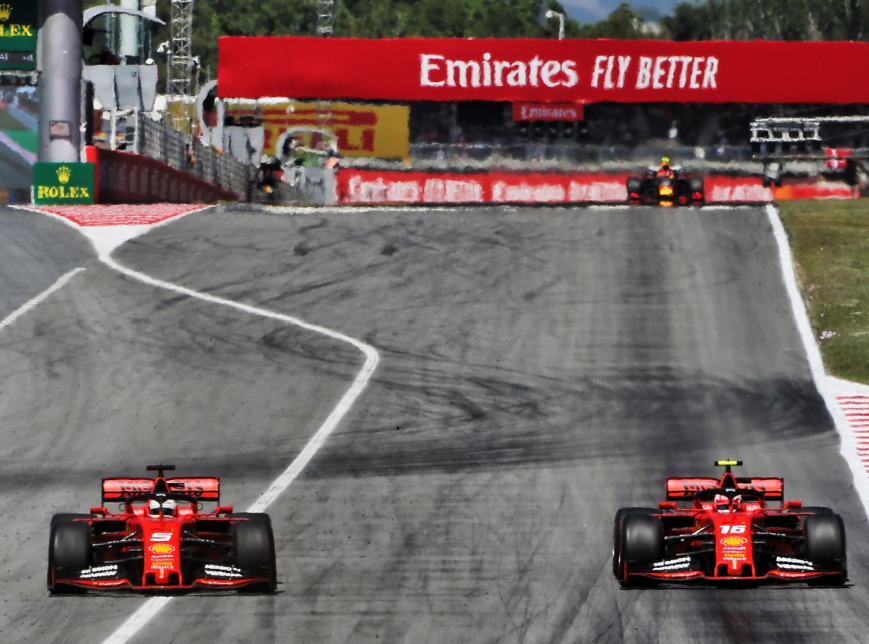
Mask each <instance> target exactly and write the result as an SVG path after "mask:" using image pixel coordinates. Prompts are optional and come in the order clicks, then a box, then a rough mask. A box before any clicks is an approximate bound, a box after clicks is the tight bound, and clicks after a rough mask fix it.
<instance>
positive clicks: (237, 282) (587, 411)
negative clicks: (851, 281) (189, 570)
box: [0, 208, 869, 644]
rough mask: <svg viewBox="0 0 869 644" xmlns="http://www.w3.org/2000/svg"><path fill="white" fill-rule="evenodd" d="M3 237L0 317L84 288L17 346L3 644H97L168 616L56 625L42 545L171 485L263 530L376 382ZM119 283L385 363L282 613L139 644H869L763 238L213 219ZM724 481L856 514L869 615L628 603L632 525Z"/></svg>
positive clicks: (665, 591)
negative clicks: (195, 481) (52, 525)
mask: <svg viewBox="0 0 869 644" xmlns="http://www.w3.org/2000/svg"><path fill="white" fill-rule="evenodd" d="M0 222H2V225H3V234H2V235H0V270H2V271H3V277H4V279H3V281H2V282H0V302H2V304H3V306H4V307H5V308H6V309H7V310H12V309H14V307H15V306H16V305H20V304H22V303H23V302H25V301H26V300H27V299H29V298H30V297H33V295H35V294H36V293H38V292H40V291H41V290H43V289H44V288H46V287H47V286H49V285H50V284H51V283H52V281H53V280H54V279H56V278H57V277H59V276H60V275H62V274H64V273H65V272H67V271H68V270H70V269H71V268H75V267H84V268H85V269H86V270H85V271H83V272H81V273H79V274H77V275H75V276H74V277H73V278H72V279H71V280H70V281H69V283H68V284H67V285H66V286H64V287H63V288H62V289H60V290H59V291H57V292H56V293H54V294H53V295H51V296H50V297H49V298H47V299H46V300H45V301H44V302H43V303H42V304H40V305H39V306H37V307H36V308H35V309H33V310H32V311H30V312H29V313H27V314H26V315H24V316H22V317H21V318H19V319H18V320H17V321H16V322H15V323H14V324H11V325H9V326H7V327H6V328H4V329H2V330H0V449H2V472H0V481H2V486H0V513H2V519H3V524H2V528H0V574H2V582H0V641H2V642H4V643H13V642H15V643H17V642H28V643H32V642H70V643H72V642H76V643H77V642H85V641H88V642H97V643H99V642H103V641H104V640H105V639H106V638H107V637H108V636H109V635H110V634H111V633H112V632H114V631H115V629H117V628H118V627H119V626H120V625H121V624H122V623H123V622H124V620H125V618H126V617H127V616H128V615H130V614H131V613H133V612H134V611H135V610H136V609H137V608H139V607H140V606H142V605H143V603H145V602H146V601H148V600H147V599H142V598H140V597H136V596H128V595H125V594H113V595H110V596H99V595H88V596H84V597H50V596H49V595H48V594H47V592H46V590H45V557H46V546H47V536H48V522H49V518H50V516H51V514H53V513H54V512H60V511H81V510H86V509H87V508H89V507H90V506H92V505H96V504H98V499H99V481H100V478H101V477H103V476H108V475H125V474H144V473H145V472H144V469H143V468H144V465H145V464H146V463H150V462H159V461H163V462H174V463H176V464H177V465H178V466H179V473H181V474H216V475H218V476H221V477H222V479H223V500H224V502H226V503H231V504H233V505H235V506H236V507H238V508H244V507H246V506H247V505H249V504H250V503H251V502H252V501H253V500H254V499H256V498H257V497H258V496H259V495H260V494H261V493H262V492H263V490H264V489H265V488H266V487H267V486H268V484H269V483H270V482H271V481H272V480H273V479H274V478H275V477H276V476H277V475H278V474H279V473H280V472H281V471H282V470H283V469H284V468H285V467H286V466H287V465H288V464H289V462H290V461H292V459H293V458H295V456H296V455H297V454H298V452H299V450H300V449H301V448H302V446H303V445H304V444H305V443H306V442H307V440H308V439H309V438H310V436H311V435H312V434H313V433H314V432H315V431H316V430H317V428H318V427H319V426H320V424H321V423H322V422H323V420H324V418H325V417H326V416H327V415H328V414H329V412H330V411H331V410H332V408H333V407H334V405H335V404H336V403H337V401H338V400H339V398H340V397H341V396H342V395H343V393H344V391H345V390H346V389H347V387H348V386H349V383H350V382H351V381H352V379H353V378H354V377H355V374H356V373H357V372H358V370H359V368H360V366H361V364H362V362H363V356H362V355H361V354H360V353H359V352H358V351H357V350H356V349H354V348H353V347H352V346H349V345H347V344H345V343H340V342H337V341H335V340H332V339H329V338H325V337H324V336H322V335H318V334H315V333H312V332H310V331H304V330H301V329H299V328H296V327H292V326H288V325H286V324H282V323H279V322H277V321H275V320H269V319H265V318H257V317H254V316H251V315H247V314H244V313H242V312H240V311H234V310H232V309H229V308H227V307H221V306H218V305H214V304H209V303H206V302H202V301H199V300H195V299H192V298H190V297H187V296H183V295H179V294H178V293H173V292H171V291H165V290H162V289H158V288H154V287H152V286H147V285H144V284H141V283H138V282H135V281H133V280H131V279H129V278H128V277H125V276H122V275H120V274H118V273H117V272H114V271H113V270H111V269H110V268H108V267H107V266H105V265H103V264H102V263H100V262H99V261H97V260H96V258H95V255H94V254H93V252H92V251H91V250H90V249H89V248H88V246H87V245H86V244H85V242H84V240H83V238H81V237H80V236H79V234H78V233H77V232H76V231H75V230H73V229H72V228H69V227H66V226H64V225H63V224H60V223H58V222H56V221H53V220H51V219H49V218H47V217H42V216H40V215H31V214H26V213H20V212H10V211H7V210H2V211H0ZM115 258H116V259H117V260H118V261H119V262H120V263H122V264H124V265H126V266H129V267H131V268H133V269H136V270H139V271H142V272H144V273H147V274H149V275H152V276H154V277H157V278H160V279H162V280H166V281H169V282H172V283H176V284H180V285H183V286H185V287H188V288H190V289H194V290H197V291H202V292H207V293H209V294H212V295H218V296H221V297H225V298H228V299H232V300H236V301H240V302H244V303H247V304H252V305H255V306H258V307H262V308H264V309H268V310H272V311H276V312H279V313H284V314H289V315H293V316H297V317H300V318H302V319H304V320H306V321H309V322H312V323H315V324H319V325H323V326H325V327H329V328H331V329H335V330H337V331H340V332H342V333H344V334H347V335H349V336H351V337H354V338H357V339H359V340H361V341H364V342H367V343H369V344H371V345H373V346H375V347H376V348H377V349H378V351H379V352H380V356H381V360H380V365H379V366H378V368H377V371H376V372H375V374H374V377H373V379H372V381H371V382H370V384H369V386H368V389H367V390H366V391H365V393H364V394H363V395H362V397H361V398H360V399H359V400H358V401H357V402H356V403H355V405H354V406H353V408H352V409H351V410H350V412H349V414H348V415H347V416H346V417H345V419H344V421H343V422H342V423H341V425H340V426H339V427H338V428H337V429H336V431H335V433H333V434H332V436H331V437H330V438H329V439H328V441H327V442H326V444H325V445H324V446H323V447H322V448H321V449H320V451H319V452H318V453H317V455H316V456H315V457H314V459H313V460H312V461H311V462H310V464H309V465H308V466H307V468H306V469H305V470H304V471H303V472H302V474H301V476H300V477H299V478H298V479H297V480H296V481H295V482H294V483H293V484H292V485H291V486H290V487H289V489H288V490H287V491H286V492H285V493H284V494H283V495H282V496H281V497H280V498H279V499H278V500H277V501H276V502H275V503H274V504H273V505H272V506H271V507H270V509H269V512H270V514H271V515H272V518H273V521H274V525H275V531H276V540H277V548H278V570H279V579H280V587H279V592H278V593H276V594H274V595H258V596H237V595H235V594H224V595H220V596H213V595H203V594H199V595H190V596H184V597H179V598H177V599H174V600H173V601H172V602H170V603H169V604H168V605H167V606H166V607H165V608H164V609H163V610H162V611H161V612H160V613H158V614H157V615H156V617H154V618H153V619H152V620H151V622H149V623H148V624H147V625H146V626H145V628H144V629H142V630H141V631H140V632H139V633H138V634H137V635H136V636H134V637H133V638H132V639H131V641H132V642H141V643H144V642H164V643H170V642H179V643H180V642H184V643H185V644H190V643H193V644H195V643H199V642H201V643H211V642H258V643H260V642H263V643H271V642H317V643H345V642H346V643H355V642H365V643H367V642H384V643H394V642H402V643H408V644H410V643H413V644H420V643H431V644H435V643H437V644H441V643H444V642H455V643H465V642H468V643H477V642H486V643H496V642H499V643H500V642H503V643H514V642H516V643H519V642H521V643H532V642H533V643H556V642H558V643H561V642H564V643H585V642H636V643H645V642H669V643H672V642H686V643H687V642H692V643H693V642H704V643H705V642H709V643H712V642H739V643H742V642H757V643H761V642H762V643H764V644H768V643H773V642H786V643H787V644H800V643H803V642H864V641H866V639H867V637H869V636H867V623H866V617H865V616H866V614H867V608H869V597H867V579H869V565H867V564H869V549H867V545H866V544H867V542H869V530H867V525H866V515H865V512H864V510H863V507H862V505H861V504H860V501H859V500H858V498H857V497H856V494H855V493H854V490H853V487H852V481H851V474H850V472H849V470H848V467H847V465H846V464H845V462H844V460H843V459H842V458H841V457H840V455H839V440H838V435H837V433H836V431H835V429H834V427H833V424H832V421H831V419H830V418H829V416H828V414H827V412H826V410H825V409H824V407H823V404H822V401H821V399H820V397H819V395H818V394H817V392H816V391H815V389H814V386H813V384H812V382H811V376H810V373H809V367H808V364H807V361H806V357H805V354H804V351H803V349H802V344H801V341H800V338H799V336H798V334H797V331H796V327H795V324H794V322H793V320H792V314H791V309H790V305H789V303H788V300H787V296H786V294H785V290H784V287H783V284H782V278H781V275H780V272H781V271H780V267H779V263H778V258H777V250H776V246H775V242H774V240H773V237H772V232H771V229H770V226H769V223H768V221H767V217H766V215H765V213H764V212H763V210H761V209H753V210H752V209H739V210H730V211H727V210H714V209H703V210H694V209H690V210H668V211H663V210H657V209H612V208H609V209H595V208H589V209H582V208H571V209H568V208H540V209H531V208H529V209H521V208H491V209H481V210H471V209H467V210H408V211H400V210H396V211H368V212H366V211H360V212H354V213H350V214H348V213H346V212H331V213H330V212H329V211H308V212H306V213H302V214H294V215H293V214H287V213H275V212H272V213H268V212H266V213H263V212H249V213H247V212H240V211H234V212H218V211H208V212H204V213H199V214H194V215H190V216H188V217H185V218H183V219H180V220H178V221H176V222H174V223H171V224H169V225H167V226H164V227H161V228H158V229H155V230H154V231H152V232H150V233H149V234H147V235H145V236H143V237H140V238H138V239H136V240H133V241H131V242H129V243H127V244H126V245H124V246H123V247H121V248H120V249H118V250H117V251H116V253H115ZM7 276H11V277H9V278H8V279H7ZM10 307H12V309H10ZM722 457H732V458H742V459H744V460H745V461H746V464H747V468H746V470H745V471H746V472H748V473H752V474H760V475H782V476H784V477H785V478H786V482H787V483H786V492H787V493H788V494H787V495H788V497H789V498H802V499H803V500H804V501H805V502H806V503H808V504H811V505H830V506H832V507H834V508H836V509H837V510H838V511H839V512H840V513H841V514H842V515H843V516H844V519H845V523H846V525H847V528H848V534H849V555H850V560H849V563H850V573H851V579H852V582H853V583H852V585H849V586H848V587H845V588H839V589H834V588H812V589H808V588H806V587H800V586H787V587H781V586H778V587H763V588H753V589H752V588H749V589H719V588H710V587H691V588H684V587H667V588H664V587H662V588H658V589H643V590H622V589H620V588H619V586H618V584H617V583H616V581H615V580H614V579H613V578H612V574H611V570H610V552H611V533H612V518H613V515H614V513H615V511H616V509H617V508H618V507H621V506H628V505H648V504H653V503H655V502H657V501H658V500H660V498H661V495H662V490H663V479H664V477H665V476H668V475H690V474H701V475H705V474H709V473H710V472H711V471H712V469H713V468H712V467H711V462H712V460H713V459H715V458H722Z"/></svg>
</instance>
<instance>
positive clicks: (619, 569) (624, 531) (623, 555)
mask: <svg viewBox="0 0 869 644" xmlns="http://www.w3.org/2000/svg"><path fill="white" fill-rule="evenodd" d="M658 512H659V511H658V510H656V509H655V508H622V509H620V510H619V511H618V512H616V518H615V525H614V526H613V528H614V529H613V576H614V577H615V578H616V579H618V580H619V582H620V583H622V584H623V585H624V584H625V583H626V581H627V577H626V573H625V568H626V565H627V562H628V561H629V559H630V558H631V557H633V556H635V555H636V553H637V549H638V548H637V545H638V544H637V539H638V537H637V536H636V535H635V534H634V533H635V532H636V531H637V528H636V527H633V528H631V527H630V526H636V525H639V524H638V523H637V521H639V522H640V523H643V522H646V523H648V524H649V525H652V524H657V526H658V530H659V532H660V533H661V538H660V550H661V553H663V546H664V538H663V530H662V528H661V521H660V519H658V518H657V517H655V516H653V515H654V514H657V513H658ZM629 530H631V534H632V535H633V536H631V537H628V531H629ZM629 541H630V542H631V543H630V545H629V543H628V542H629ZM660 559H661V557H660V556H658V557H656V558H655V559H653V560H652V561H649V562H648V563H654V562H655V561H660ZM641 565H642V564H641Z"/></svg>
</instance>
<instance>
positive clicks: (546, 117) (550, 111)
mask: <svg viewBox="0 0 869 644" xmlns="http://www.w3.org/2000/svg"><path fill="white" fill-rule="evenodd" d="M584 118H585V110H584V109H583V105H582V103H513V120H514V121H582V120H583V119H584Z"/></svg>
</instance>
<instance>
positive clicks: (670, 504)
mask: <svg viewBox="0 0 869 644" xmlns="http://www.w3.org/2000/svg"><path fill="white" fill-rule="evenodd" d="M658 509H659V510H675V509H676V502H675V501H659V502H658Z"/></svg>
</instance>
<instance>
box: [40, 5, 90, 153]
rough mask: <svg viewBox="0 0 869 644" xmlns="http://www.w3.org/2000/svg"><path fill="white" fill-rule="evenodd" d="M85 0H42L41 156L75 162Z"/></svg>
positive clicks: (78, 147)
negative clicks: (83, 4) (83, 0)
mask: <svg viewBox="0 0 869 644" xmlns="http://www.w3.org/2000/svg"><path fill="white" fill-rule="evenodd" d="M81 35H82V0H39V33H38V40H37V67H38V71H39V72H40V73H39V160H40V161H48V162H53V163H75V162H77V161H79V160H80V150H81V130H80V126H81V65H82V62H81V58H82V43H81Z"/></svg>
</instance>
